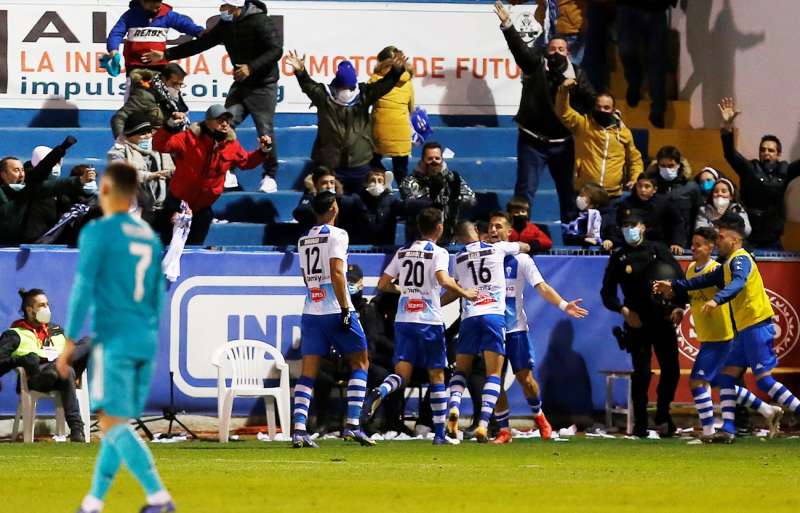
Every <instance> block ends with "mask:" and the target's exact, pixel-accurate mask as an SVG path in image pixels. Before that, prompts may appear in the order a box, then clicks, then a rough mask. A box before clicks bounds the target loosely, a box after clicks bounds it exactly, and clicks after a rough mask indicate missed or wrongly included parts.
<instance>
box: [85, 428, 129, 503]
mask: <svg viewBox="0 0 800 513" xmlns="http://www.w3.org/2000/svg"><path fill="white" fill-rule="evenodd" d="M121 463H122V460H121V459H120V457H119V453H118V452H117V450H116V449H114V447H113V446H112V445H111V442H109V441H108V440H106V439H105V438H103V439H102V440H100V452H98V453H97V461H96V462H95V464H94V475H93V476H92V487H91V488H90V489H89V495H91V496H92V497H94V498H96V499H99V500H101V501H104V500H105V499H106V495H108V489H109V488H110V487H111V483H112V482H113V481H114V476H116V475H117V471H118V470H119V466H120V464H121Z"/></svg>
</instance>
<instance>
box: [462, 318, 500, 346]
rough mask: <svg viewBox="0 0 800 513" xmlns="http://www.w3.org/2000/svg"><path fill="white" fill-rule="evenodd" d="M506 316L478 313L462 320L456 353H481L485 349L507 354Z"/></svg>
mask: <svg viewBox="0 0 800 513" xmlns="http://www.w3.org/2000/svg"><path fill="white" fill-rule="evenodd" d="M505 340H506V318H505V316H503V315H494V314H493V315H478V316H475V317H470V318H468V319H464V320H463V321H461V327H460V328H459V330H458V344H457V345H456V354H481V353H483V352H484V351H492V352H493V353H497V354H502V355H505V354H506V351H505Z"/></svg>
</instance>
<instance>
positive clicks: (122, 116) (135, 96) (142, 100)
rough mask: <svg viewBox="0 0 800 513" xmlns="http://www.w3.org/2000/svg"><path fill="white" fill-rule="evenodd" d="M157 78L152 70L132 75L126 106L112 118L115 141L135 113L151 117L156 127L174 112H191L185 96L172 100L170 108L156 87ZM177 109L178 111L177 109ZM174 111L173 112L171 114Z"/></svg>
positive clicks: (136, 71) (142, 70) (143, 70)
mask: <svg viewBox="0 0 800 513" xmlns="http://www.w3.org/2000/svg"><path fill="white" fill-rule="evenodd" d="M156 76H157V74H156V73H154V72H153V71H152V70H147V69H137V70H135V71H133V72H131V74H130V79H131V90H130V95H129V96H128V99H127V100H126V101H125V104H124V105H123V106H122V108H121V109H119V110H118V111H117V112H116V113H115V114H114V115H113V116H112V117H111V133H112V134H114V139H117V138H119V136H120V135H122V134H123V132H124V131H125V120H126V119H128V116H130V115H131V114H133V113H134V112H142V113H144V114H147V115H148V116H150V122H151V123H152V124H153V125H154V126H161V125H162V124H163V123H164V117H165V116H167V115H171V114H172V112H189V107H188V106H187V105H186V102H185V101H184V100H183V95H182V94H179V95H178V98H177V99H175V98H171V101H172V102H173V104H172V105H170V106H169V107H168V108H167V106H166V105H165V103H167V102H168V100H167V99H166V98H164V97H163V93H162V92H161V91H160V90H158V88H156V87H154V85H155V83H154V79H155V77H156ZM176 107H177V110H175V108H176ZM170 111H172V112H170Z"/></svg>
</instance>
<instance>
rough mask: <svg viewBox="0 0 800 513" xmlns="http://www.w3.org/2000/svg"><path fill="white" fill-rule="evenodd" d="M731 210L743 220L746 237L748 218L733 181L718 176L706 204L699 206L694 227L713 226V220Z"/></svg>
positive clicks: (748, 226)
mask: <svg viewBox="0 0 800 513" xmlns="http://www.w3.org/2000/svg"><path fill="white" fill-rule="evenodd" d="M728 212H731V213H733V214H736V215H738V216H739V217H741V218H742V220H743V221H744V234H745V237H748V236H749V235H750V232H751V227H750V219H749V218H748V217H747V212H745V210H744V207H743V206H742V205H741V203H740V202H739V194H738V191H737V190H736V187H734V185H733V182H731V181H730V180H728V179H727V178H720V179H719V180H717V183H716V184H714V189H713V191H712V192H711V194H710V195H709V196H708V199H707V200H706V204H705V205H703V206H702V207H701V208H700V212H698V213H697V219H696V220H695V224H694V226H695V229H697V228H701V227H704V226H712V227H713V226H714V222H716V221H717V220H719V219H720V218H721V217H722V216H723V215H725V214H726V213H728Z"/></svg>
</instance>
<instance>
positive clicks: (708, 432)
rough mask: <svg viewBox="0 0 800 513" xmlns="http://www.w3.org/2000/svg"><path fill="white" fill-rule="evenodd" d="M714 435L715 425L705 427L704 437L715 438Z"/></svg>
mask: <svg viewBox="0 0 800 513" xmlns="http://www.w3.org/2000/svg"><path fill="white" fill-rule="evenodd" d="M713 435H714V424H711V425H710V426H703V436H713Z"/></svg>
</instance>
